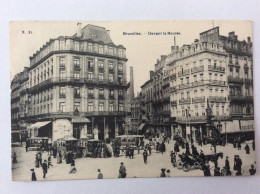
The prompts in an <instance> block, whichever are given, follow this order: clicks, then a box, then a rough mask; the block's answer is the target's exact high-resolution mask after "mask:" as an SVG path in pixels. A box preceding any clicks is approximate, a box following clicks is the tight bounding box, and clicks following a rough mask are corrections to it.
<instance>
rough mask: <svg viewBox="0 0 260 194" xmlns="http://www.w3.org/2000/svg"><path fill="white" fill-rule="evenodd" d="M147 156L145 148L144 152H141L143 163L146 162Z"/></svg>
mask: <svg viewBox="0 0 260 194" xmlns="http://www.w3.org/2000/svg"><path fill="white" fill-rule="evenodd" d="M147 156H148V154H147V151H146V149H145V150H144V152H143V158H144V163H145V164H147Z"/></svg>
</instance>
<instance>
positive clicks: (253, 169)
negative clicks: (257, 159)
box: [249, 165, 256, 175]
mask: <svg viewBox="0 0 260 194" xmlns="http://www.w3.org/2000/svg"><path fill="white" fill-rule="evenodd" d="M249 173H250V175H255V173H256V169H255V168H254V165H251V168H250V169H249Z"/></svg>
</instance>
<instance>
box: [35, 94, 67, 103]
mask: <svg viewBox="0 0 260 194" xmlns="http://www.w3.org/2000/svg"><path fill="white" fill-rule="evenodd" d="M60 98H66V95H65V94H60ZM37 103H38V102H37Z"/></svg>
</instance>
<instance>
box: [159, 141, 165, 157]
mask: <svg viewBox="0 0 260 194" xmlns="http://www.w3.org/2000/svg"><path fill="white" fill-rule="evenodd" d="M160 151H161V153H162V154H163V153H164V152H165V151H166V148H165V144H164V142H162V143H161V146H160Z"/></svg>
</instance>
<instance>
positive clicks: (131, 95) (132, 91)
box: [129, 66, 135, 99]
mask: <svg viewBox="0 0 260 194" xmlns="http://www.w3.org/2000/svg"><path fill="white" fill-rule="evenodd" d="M129 89H130V97H131V99H133V98H134V97H135V92H134V68H133V67H132V66H131V67H130V88H129Z"/></svg>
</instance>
